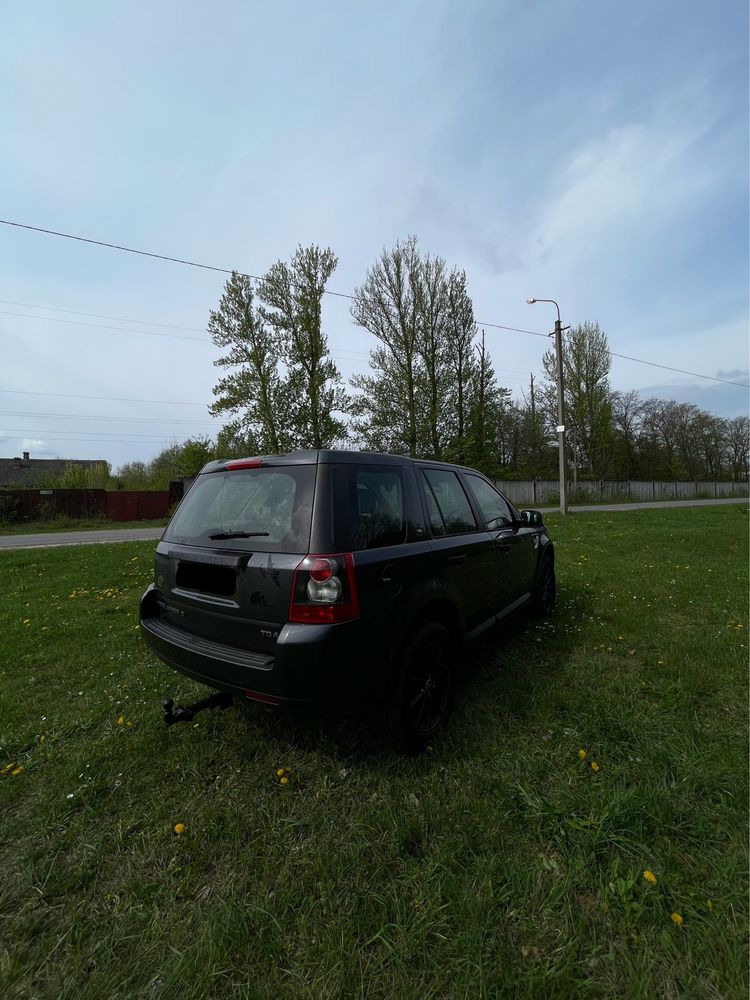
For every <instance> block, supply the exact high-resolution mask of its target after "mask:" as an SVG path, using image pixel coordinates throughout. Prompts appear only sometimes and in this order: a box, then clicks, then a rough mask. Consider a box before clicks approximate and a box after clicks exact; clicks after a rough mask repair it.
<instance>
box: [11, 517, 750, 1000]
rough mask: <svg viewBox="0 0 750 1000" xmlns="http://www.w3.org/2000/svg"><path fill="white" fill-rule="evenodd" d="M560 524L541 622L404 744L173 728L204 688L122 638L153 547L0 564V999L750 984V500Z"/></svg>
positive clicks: (439, 993)
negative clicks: (749, 833) (173, 711)
mask: <svg viewBox="0 0 750 1000" xmlns="http://www.w3.org/2000/svg"><path fill="white" fill-rule="evenodd" d="M547 520H548V521H549V523H550V524H551V526H552V531H553V535H554V537H555V539H556V542H557V552H558V578H559V586H560V590H559V607H558V611H557V612H556V614H555V616H554V617H553V619H552V620H551V621H549V622H547V623H540V622H537V621H533V620H530V619H519V620H518V621H517V622H516V623H515V624H513V625H512V626H510V627H509V628H508V629H506V631H505V632H504V633H503V635H502V636H496V637H493V638H492V639H488V640H487V641H486V642H485V643H484V644H483V645H482V646H480V647H479V648H477V649H475V650H474V652H473V654H472V655H471V656H470V658H469V662H468V664H467V668H466V671H465V676H464V679H463V682H462V684H461V689H460V694H459V699H458V703H457V706H456V710H455V713H454V717H453V719H452V722H451V725H450V727H449V728H448V730H447V731H446V733H445V734H444V736H443V737H442V738H441V739H440V740H439V741H436V743H435V746H434V749H433V751H432V752H431V753H427V754H425V755H424V756H423V757H421V758H418V759H402V758H399V757H397V756H395V755H392V754H390V753H388V752H386V751H384V750H383V749H381V748H380V747H379V745H378V743H377V741H376V739H375V737H374V736H373V735H372V733H371V732H370V730H369V728H368V727H367V726H366V724H364V723H363V722H360V721H357V720H346V719H343V720H342V719H319V718H313V719H306V720H305V719H302V720H294V719H289V718H285V717H283V716H278V715H274V714H271V713H267V712H265V711H264V710H263V709H262V708H259V707H257V708H256V707H248V708H244V709H237V708H233V709H230V710H229V711H227V712H218V711H216V712H207V713H204V714H203V715H201V716H199V723H198V725H197V726H195V727H193V726H191V725H180V726H175V727H174V728H170V729H167V728H165V727H163V725H162V724H161V721H160V714H159V704H160V699H161V698H162V697H164V696H165V695H167V694H173V695H176V696H177V697H178V698H180V699H182V700H183V701H184V700H186V699H193V698H194V697H196V696H200V695H201V694H202V693H203V690H202V689H200V688H199V687H198V686H197V685H193V684H192V683H190V682H188V681H187V680H186V679H184V678H181V677H180V676H179V675H177V674H174V673H172V672H171V671H170V670H169V669H168V668H167V667H164V666H162V665H161V664H159V663H158V662H157V661H155V660H154V659H152V657H151V656H150V655H149V654H148V653H147V651H146V649H145V648H144V646H143V645H142V643H141V641H140V639H139V636H138V631H137V616H136V609H137V601H138V597H139V594H140V592H141V589H142V587H143V586H144V585H145V584H146V582H147V580H148V578H149V575H150V563H151V553H152V550H153V545H152V543H123V544H120V545H117V546H101V545H97V546H92V547H76V548H71V549H50V550H45V551H44V553H40V552H34V551H23V552H5V553H0V580H2V591H3V601H2V605H1V608H2V611H1V614H2V622H1V624H2V635H3V655H2V658H1V659H0V706H2V710H1V713H0V762H1V763H4V761H5V760H7V761H8V762H13V763H14V764H16V765H22V766H23V770H22V771H21V772H20V773H19V774H17V775H15V776H12V775H11V774H10V773H8V774H6V775H4V776H3V777H1V778H0V871H1V872H2V879H0V995H2V996H4V997H18V998H24V1000H25V998H31V997H45V998H46V997H54V998H56V1000H57V998H62V1000H74V998H75V1000H101V998H102V997H106V998H107V1000H116V998H126V997H127V998H130V997H139V998H140V997H155V998H172V997H175V998H180V1000H193V998H195V1000H197V998H203V997H212V998H239V997H248V998H256V997H257V998H261V997H262V998H287V997H288V998H294V1000H298V998H311V1000H313V998H314V1000H318V998H322V997H325V998H329V997H342V998H344V997H346V998H349V997H367V998H388V1000H392V998H401V997H404V998H420V1000H421V998H428V997H429V998H432V997H435V998H437V997H439V998H464V997H465V998H475V997H501V996H512V997H544V998H570V997H632V998H639V1000H641V998H644V997H645V998H649V997H654V998H656V997H681V998H684V997H687V998H696V1000H698V998H700V1000H703V998H735V997H737V998H739V997H745V996H746V995H747V976H746V969H747V951H746V946H745V942H746V939H747V906H746V903H747V856H746V830H747V815H746V812H747V810H746V806H747V712H746V709H747V677H746V673H747V659H748V650H747V567H748V558H747V557H748V551H747V516H746V511H745V510H744V509H743V508H740V507H729V506H727V507H715V508H699V509H676V510H659V511H639V512H635V511H634V512H627V513H622V514H609V515H607V514H602V513H599V514H590V515H574V516H572V517H569V518H568V519H567V520H565V521H564V522H562V521H560V520H559V519H557V518H552V517H550V518H548V519H547ZM356 669H357V657H356V652H353V654H352V670H356ZM119 717H123V719H124V720H125V721H124V722H123V724H121V725H118V723H117V720H118V718H119ZM130 723H132V726H131V725H129V724H130ZM580 749H585V750H586V757H585V759H584V760H579V750H580ZM593 761H596V762H597V763H598V765H599V770H598V772H595V771H594V770H593V769H592V767H591V764H592V762H593ZM1 763H0V766H1ZM279 767H284V768H286V769H287V770H288V772H289V777H290V783H289V784H288V785H287V786H286V787H282V786H281V785H280V784H279V781H278V778H277V777H276V770H277V768H279ZM178 822H181V823H184V824H185V827H186V829H185V832H184V834H182V836H179V837H178V836H177V835H175V833H174V832H173V827H174V825H175V824H176V823H178ZM646 869H650V870H652V871H653V872H655V873H656V876H657V879H658V881H657V884H656V885H655V886H654V885H650V884H649V883H648V882H647V881H646V880H645V879H644V878H643V871H644V870H646ZM708 900H711V901H712V904H713V909H712V910H711V909H709V907H708V905H707V901H708ZM673 912H675V913H679V914H681V916H682V917H683V920H684V922H683V924H682V925H681V926H677V925H675V924H674V923H673V922H672V920H671V919H670V915H671V914H672V913H673Z"/></svg>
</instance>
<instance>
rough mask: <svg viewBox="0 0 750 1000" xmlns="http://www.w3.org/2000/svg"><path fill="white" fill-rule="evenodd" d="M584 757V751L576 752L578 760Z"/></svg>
mask: <svg viewBox="0 0 750 1000" xmlns="http://www.w3.org/2000/svg"><path fill="white" fill-rule="evenodd" d="M585 756H586V751H585V750H579V751H578V759H579V760H583V758H584V757H585Z"/></svg>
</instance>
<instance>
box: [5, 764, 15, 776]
mask: <svg viewBox="0 0 750 1000" xmlns="http://www.w3.org/2000/svg"><path fill="white" fill-rule="evenodd" d="M15 766H16V765H15V764H14V763H10V764H6V765H5V767H4V768H3V772H2V773H3V774H7V773H8V771H12V770H13V768H14V767H15Z"/></svg>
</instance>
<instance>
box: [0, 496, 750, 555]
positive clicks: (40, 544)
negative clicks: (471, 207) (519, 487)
mask: <svg viewBox="0 0 750 1000" xmlns="http://www.w3.org/2000/svg"><path fill="white" fill-rule="evenodd" d="M749 502H750V501H748V498H747V497H739V498H733V499H731V500H658V501H656V502H655V503H654V502H652V503H618V504H595V505H592V506H590V507H571V508H570V512H571V513H573V514H575V513H577V512H581V513H586V512H588V511H601V512H602V513H603V514H604V513H607V512H608V511H621V510H622V511H627V510H659V509H661V508H662V507H717V506H719V505H723V504H728V503H743V504H745V505H747V504H748V503H749ZM538 509H539V510H540V511H541V512H542V513H543V514H556V513H557V512H558V508H557V507H540V508H538ZM163 531H164V529H163V528H118V529H117V530H111V531H106V530H105V531H51V532H48V533H47V534H43V535H0V551H2V550H3V549H44V548H47V549H49V548H54V547H55V546H58V545H92V544H94V543H97V542H98V543H99V544H102V543H104V542H144V541H156V540H157V539H159V538H161V535H162V532H163Z"/></svg>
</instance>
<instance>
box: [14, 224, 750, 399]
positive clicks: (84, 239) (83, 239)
mask: <svg viewBox="0 0 750 1000" xmlns="http://www.w3.org/2000/svg"><path fill="white" fill-rule="evenodd" d="M0 225H3V226H12V227H13V228H15V229H26V230H29V231H30V232H34V233H44V234H45V235H47V236H58V237H60V238H61V239H66V240H75V241H76V242H78V243H89V244H91V245H92V246H99V247H107V248H108V249H110V250H121V251H122V252H123V253H132V254H136V255H137V256H139V257H152V258H154V259H155V260H165V261H170V262H171V263H173V264H184V265H186V266H188V267H197V268H200V269H202V270H204V271H215V272H218V273H220V274H239V275H242V276H243V277H245V278H250V279H251V280H252V281H262V280H263V279H262V278H260V277H259V275H257V274H250V273H249V272H247V271H238V270H236V269H233V268H228V267H217V266H215V265H213V264H203V263H201V262H199V261H194V260H187V259H185V258H184V257H171V256H169V255H168V254H163V253H154V252H152V251H149V250H137V249H135V248H134V247H126V246H123V245H122V244H120V243H109V242H107V241H105V240H95V239H92V238H91V237H88V236H76V235H74V234H73V233H63V232H60V231H59V230H57V229H45V228H43V227H41V226H30V225H28V224H27V223H24V222H13V221H11V220H10V219H0ZM324 294H325V295H333V296H335V297H336V298H341V299H352V298H353V297H354V296H353V295H351V294H349V293H347V292H334V291H331V290H330V289H328V288H326V289H324ZM11 315H12V314H11ZM36 318H42V317H36ZM58 322H63V321H62V320H58ZM477 324H478V325H479V326H485V327H491V328H492V329H495V330H507V331H509V332H511V333H523V334H527V335H529V336H531V337H544V338H545V339H546V338H547V336H548V334H546V333H540V332H539V331H537V330H524V329H521V328H520V327H516V326H503V325H502V324H500V323H487V322H482V321H480V320H477ZM88 325H93V324H88ZM118 329H119V327H118ZM132 332H136V333H137V332H143V331H132ZM163 336H167V334H163ZM188 339H192V338H188ZM332 353H333V352H332ZM609 355H610V357H612V358H620V359H622V360H624V361H633V362H635V363H636V364H639V365H648V366H650V367H652V368H661V369H663V370H664V371H671V372H677V373H678V374H679V375H690V376H691V377H692V378H704V379H709V380H710V381H711V382H723V383H725V384H726V385H736V386H739V387H740V388H743V389H750V385H748V384H747V383H745V382H734V381H732V380H731V379H726V378H719V377H718V376H716V375H704V374H703V373H702V372H690V371H686V370H685V369H684V368H674V367H672V366H671V365H663V364H660V363H658V362H656V361H645V360H644V359H643V358H634V357H630V356H629V355H627V354H617V353H615V352H614V351H609Z"/></svg>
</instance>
